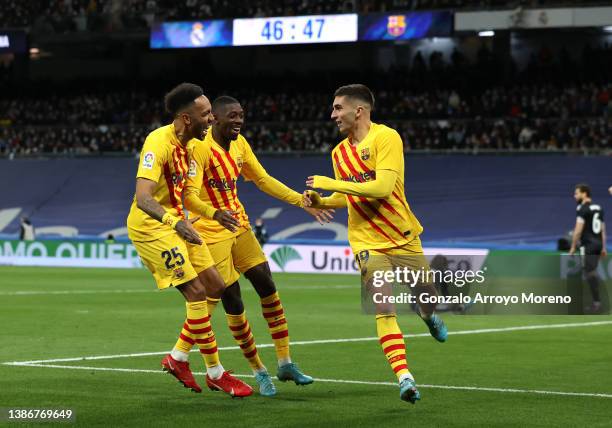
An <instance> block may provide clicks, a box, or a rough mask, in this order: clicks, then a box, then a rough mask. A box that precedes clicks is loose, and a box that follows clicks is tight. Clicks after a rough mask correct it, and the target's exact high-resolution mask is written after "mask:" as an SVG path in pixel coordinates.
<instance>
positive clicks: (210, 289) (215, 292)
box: [198, 266, 225, 299]
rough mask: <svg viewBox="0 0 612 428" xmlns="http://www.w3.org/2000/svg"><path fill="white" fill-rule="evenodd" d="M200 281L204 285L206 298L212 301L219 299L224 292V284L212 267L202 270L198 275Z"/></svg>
mask: <svg viewBox="0 0 612 428" xmlns="http://www.w3.org/2000/svg"><path fill="white" fill-rule="evenodd" d="M198 277H199V278H200V281H201V282H202V283H203V284H204V286H205V290H206V293H207V294H208V296H210V297H212V298H214V299H220V298H221V295H222V294H223V292H224V291H225V284H224V283H223V279H222V278H221V275H220V274H219V271H217V269H216V268H215V267H214V266H213V267H210V268H208V269H205V270H203V271H202V272H200V273H199V274H198Z"/></svg>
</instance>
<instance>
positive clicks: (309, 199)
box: [302, 190, 346, 209]
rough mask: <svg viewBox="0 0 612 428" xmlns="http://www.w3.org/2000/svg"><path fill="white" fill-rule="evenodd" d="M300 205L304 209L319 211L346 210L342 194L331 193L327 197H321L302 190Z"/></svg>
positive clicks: (312, 192) (313, 192)
mask: <svg viewBox="0 0 612 428" xmlns="http://www.w3.org/2000/svg"><path fill="white" fill-rule="evenodd" d="M302 204H303V205H304V206H305V207H312V208H319V209H336V208H346V196H345V195H343V194H342V193H332V194H331V195H329V196H327V197H323V196H321V194H320V193H318V192H316V191H314V190H304V194H303V195H302Z"/></svg>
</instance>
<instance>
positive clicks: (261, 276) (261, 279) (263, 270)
mask: <svg viewBox="0 0 612 428" xmlns="http://www.w3.org/2000/svg"><path fill="white" fill-rule="evenodd" d="M244 276H245V277H246V278H247V279H248V280H249V281H250V282H251V284H253V288H255V291H256V292H257V294H258V295H259V297H267V296H269V295H271V294H273V293H274V292H276V286H275V285H274V280H273V279H272V272H271V271H270V266H269V265H268V262H264V263H261V264H259V265H257V266H255V267H252V268H251V269H249V270H248V271H246V272H245V273H244Z"/></svg>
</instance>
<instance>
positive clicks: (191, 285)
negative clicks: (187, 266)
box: [177, 278, 206, 302]
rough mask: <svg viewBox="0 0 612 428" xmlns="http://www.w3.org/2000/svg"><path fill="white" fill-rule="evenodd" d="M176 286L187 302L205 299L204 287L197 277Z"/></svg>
mask: <svg viewBox="0 0 612 428" xmlns="http://www.w3.org/2000/svg"><path fill="white" fill-rule="evenodd" d="M177 288H178V289H179V291H180V292H181V293H183V296H185V299H186V300H187V301H188V302H202V301H204V300H206V288H205V287H204V285H203V284H202V283H201V282H200V281H199V280H198V279H197V278H195V279H194V280H192V281H189V282H188V283H185V284H182V285H180V286H179V287H177Z"/></svg>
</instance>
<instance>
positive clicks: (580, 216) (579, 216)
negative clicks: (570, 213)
mask: <svg viewBox="0 0 612 428" xmlns="http://www.w3.org/2000/svg"><path fill="white" fill-rule="evenodd" d="M585 214H586V213H585V210H584V205H580V206H579V207H578V208H577V209H576V221H578V222H579V223H584V221H585Z"/></svg>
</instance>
